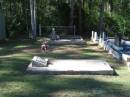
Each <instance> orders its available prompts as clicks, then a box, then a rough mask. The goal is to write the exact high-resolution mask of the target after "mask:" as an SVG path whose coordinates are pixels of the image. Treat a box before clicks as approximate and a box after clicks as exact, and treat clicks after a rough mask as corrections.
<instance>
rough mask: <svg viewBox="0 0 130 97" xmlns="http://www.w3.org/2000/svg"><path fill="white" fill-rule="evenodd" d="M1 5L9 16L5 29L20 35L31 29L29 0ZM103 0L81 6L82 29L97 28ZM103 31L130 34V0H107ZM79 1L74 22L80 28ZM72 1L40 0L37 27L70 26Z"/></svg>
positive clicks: (17, 0)
mask: <svg viewBox="0 0 130 97" xmlns="http://www.w3.org/2000/svg"><path fill="white" fill-rule="evenodd" d="M3 2H4V3H3V4H2V7H3V8H4V11H5V15H6V31H7V32H8V34H9V37H13V38H16V37H21V36H22V35H24V34H26V36H28V33H29V32H30V31H31V30H30V29H31V27H30V24H31V23H30V5H29V0H16V1H15V0H13V1H11V0H4V1H3ZM100 3H101V2H100V0H84V2H83V6H82V16H81V18H82V23H81V24H82V25H81V26H82V29H83V31H84V32H91V31H92V30H95V31H98V29H99V17H100V15H99V13H100V5H101V4H100ZM104 3H105V8H104V9H105V15H104V21H105V22H104V27H105V28H104V30H105V31H106V32H109V33H110V34H112V35H113V34H114V33H117V32H121V33H123V34H124V35H125V36H130V34H129V32H130V6H129V5H130V1H129V0H105V1H104ZM78 8H79V2H78V0H76V3H75V10H74V23H75V25H76V27H77V31H78V28H79V27H78V26H79V25H78V23H79V13H78ZM69 22H70V4H69V2H68V0H37V26H38V24H41V25H66V26H67V25H69V24H70V23H69Z"/></svg>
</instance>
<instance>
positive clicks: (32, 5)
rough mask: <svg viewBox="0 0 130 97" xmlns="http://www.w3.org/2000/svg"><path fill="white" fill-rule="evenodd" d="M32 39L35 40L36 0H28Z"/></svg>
mask: <svg viewBox="0 0 130 97" xmlns="http://www.w3.org/2000/svg"><path fill="white" fill-rule="evenodd" d="M30 13H31V29H32V39H36V0H30Z"/></svg>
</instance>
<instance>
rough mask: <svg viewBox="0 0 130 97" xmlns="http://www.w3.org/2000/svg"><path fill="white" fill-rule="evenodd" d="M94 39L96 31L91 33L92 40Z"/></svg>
mask: <svg viewBox="0 0 130 97" xmlns="http://www.w3.org/2000/svg"><path fill="white" fill-rule="evenodd" d="M93 38H94V31H92V33H91V40H93Z"/></svg>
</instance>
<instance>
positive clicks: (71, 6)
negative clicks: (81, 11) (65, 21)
mask: <svg viewBox="0 0 130 97" xmlns="http://www.w3.org/2000/svg"><path fill="white" fill-rule="evenodd" d="M69 25H70V26H73V25H74V0H70V24H69Z"/></svg>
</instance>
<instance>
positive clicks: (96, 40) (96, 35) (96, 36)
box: [91, 31, 98, 43]
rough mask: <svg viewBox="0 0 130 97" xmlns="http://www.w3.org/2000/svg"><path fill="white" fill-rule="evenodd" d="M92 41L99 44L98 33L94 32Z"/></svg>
mask: <svg viewBox="0 0 130 97" xmlns="http://www.w3.org/2000/svg"><path fill="white" fill-rule="evenodd" d="M91 39H92V41H93V42H94V43H98V33H97V32H94V31H92V34H91Z"/></svg>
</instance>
